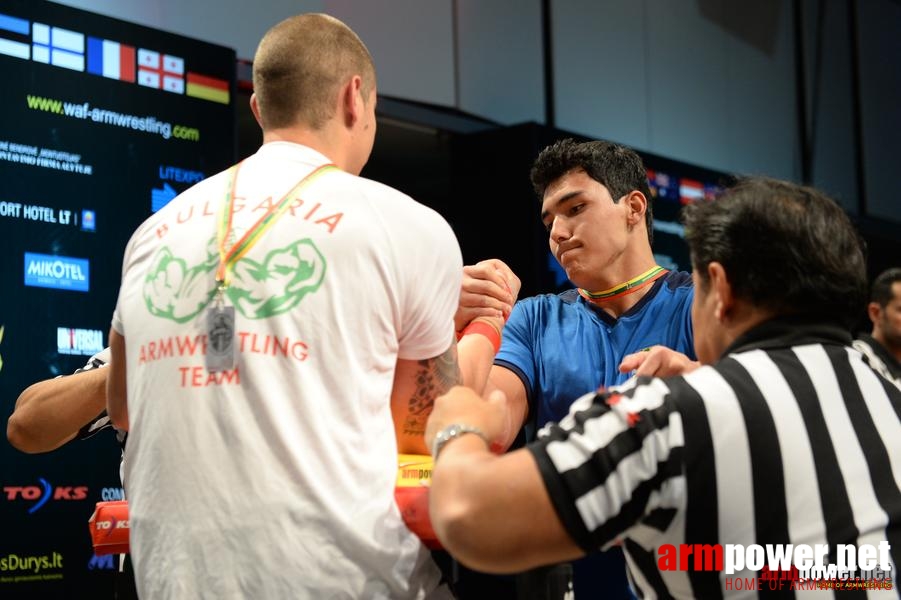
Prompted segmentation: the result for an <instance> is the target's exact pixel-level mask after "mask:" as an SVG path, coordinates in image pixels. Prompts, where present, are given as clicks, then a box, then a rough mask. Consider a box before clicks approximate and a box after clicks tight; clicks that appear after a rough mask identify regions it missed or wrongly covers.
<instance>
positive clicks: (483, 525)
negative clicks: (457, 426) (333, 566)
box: [426, 387, 583, 573]
mask: <svg viewBox="0 0 901 600" xmlns="http://www.w3.org/2000/svg"><path fill="white" fill-rule="evenodd" d="M504 402H505V399H504V398H503V395H502V394H499V393H495V394H492V396H491V400H489V401H486V400H483V399H482V398H481V397H480V396H478V395H477V394H475V392H473V391H472V390H471V389H468V388H465V387H455V388H454V389H453V390H451V392H450V393H448V394H447V395H444V396H442V397H440V398H438V400H437V401H436V403H435V410H434V412H433V413H432V415H431V417H430V418H429V423H428V429H427V433H426V438H427V439H428V440H433V439H434V437H435V434H437V432H438V431H440V430H441V429H443V428H444V427H446V426H447V425H450V424H453V423H465V424H468V425H472V426H475V427H478V428H479V429H481V430H482V431H484V432H485V433H486V434H487V435H488V436H489V439H492V440H493V439H496V438H497V436H498V435H500V434H501V433H502V431H503V428H504V425H503V422H504V419H505V414H504V413H505V412H506V408H505V407H504ZM429 514H430V516H431V521H432V525H433V527H434V528H435V532H436V533H437V534H438V538H439V539H440V540H441V542H442V544H443V545H444V548H445V549H447V550H448V551H449V552H450V553H451V554H452V555H453V556H454V557H455V558H456V559H457V560H459V561H460V562H461V563H463V564H465V565H467V566H469V567H470V568H473V569H477V570H480V571H485V572H492V573H513V572H517V571H522V570H525V569H528V568H531V567H534V566H538V565H542V564H551V563H556V562H561V561H567V560H572V559H575V558H578V557H580V556H582V555H583V552H582V550H581V549H580V548H579V547H578V546H577V545H576V543H575V542H574V541H573V540H572V538H571V537H570V536H569V534H568V533H567V532H566V530H565V529H564V528H563V525H562V523H561V522H560V519H559V517H558V516H557V513H556V511H555V510H554V507H553V505H552V504H551V500H550V497H549V496H548V493H547V490H546V488H545V486H544V483H543V481H542V479H541V476H540V474H539V471H538V465H537V464H536V462H535V460H534V458H533V457H532V455H531V454H530V453H529V452H528V451H527V450H516V451H514V452H510V453H508V454H504V455H502V456H495V455H493V454H491V453H490V451H489V449H488V446H487V445H486V444H485V442H484V441H483V440H482V439H481V438H480V437H479V436H476V435H463V436H461V437H459V438H457V439H455V440H453V441H451V442H449V443H448V444H447V445H446V446H444V448H443V449H442V451H441V454H440V456H439V457H438V458H437V459H436V461H435V465H434V468H433V471H432V485H431V489H430V491H429Z"/></svg>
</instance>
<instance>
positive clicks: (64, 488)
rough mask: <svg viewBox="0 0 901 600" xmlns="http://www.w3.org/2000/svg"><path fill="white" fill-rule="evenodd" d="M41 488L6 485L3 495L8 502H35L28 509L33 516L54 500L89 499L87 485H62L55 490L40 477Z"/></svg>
mask: <svg viewBox="0 0 901 600" xmlns="http://www.w3.org/2000/svg"><path fill="white" fill-rule="evenodd" d="M38 481H39V482H40V483H41V485H40V487H38V486H36V485H5V486H3V493H4V494H6V499H7V500H8V501H15V500H27V501H31V500H34V501H35V502H34V504H32V505H31V508H29V509H28V514H33V513H34V512H35V511H37V510H39V509H40V508H41V507H42V506H44V505H45V504H47V502H48V501H50V500H51V499H52V500H84V499H86V498H87V497H88V486H86V485H78V486H71V485H60V486H56V487H55V488H54V487H53V486H51V485H50V483H49V482H48V481H47V480H46V479H44V478H43V477H39V478H38Z"/></svg>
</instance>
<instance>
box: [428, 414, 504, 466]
mask: <svg viewBox="0 0 901 600" xmlns="http://www.w3.org/2000/svg"><path fill="white" fill-rule="evenodd" d="M467 433H474V434H476V435H477V436H479V437H480V438H482V440H483V441H484V442H485V444H486V445H490V442H489V441H488V436H487V435H485V432H484V431H482V430H481V429H479V428H478V427H473V426H472V425H466V424H465V423H452V424H451V425H448V426H447V427H445V428H444V429H442V430H441V431H439V432H438V433H436V434H435V441H434V442H432V460H438V453H440V452H441V449H442V448H444V445H445V444H447V443H448V442H449V441H451V440H454V439H457V438H458V437H460V436H461V435H465V434H467Z"/></svg>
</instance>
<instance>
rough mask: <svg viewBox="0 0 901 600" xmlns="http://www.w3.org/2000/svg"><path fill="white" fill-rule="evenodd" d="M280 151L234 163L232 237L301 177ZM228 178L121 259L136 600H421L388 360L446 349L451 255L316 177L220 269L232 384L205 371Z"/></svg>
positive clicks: (425, 577) (362, 187)
mask: <svg viewBox="0 0 901 600" xmlns="http://www.w3.org/2000/svg"><path fill="white" fill-rule="evenodd" d="M327 162H329V161H328V159H327V158H326V157H324V156H322V155H321V154H319V153H317V152H315V151H313V150H311V149H309V148H306V147H303V146H299V145H296V144H291V143H287V142H276V143H268V144H264V145H263V146H262V147H261V149H260V150H259V151H258V152H257V153H256V154H254V155H253V156H251V157H249V158H248V159H247V160H245V161H244V163H243V164H242V165H241V167H240V170H239V172H238V176H237V183H236V184H235V211H234V214H233V223H232V227H233V230H234V232H235V236H233V238H232V239H235V240H237V239H240V238H241V236H242V235H243V234H244V233H245V232H247V230H248V229H250V228H251V226H252V225H253V224H254V223H255V222H256V221H257V220H258V219H259V218H260V217H261V216H262V215H263V214H264V213H265V212H266V210H267V209H268V208H269V207H270V206H271V205H272V204H275V203H277V202H278V201H279V200H280V199H281V198H282V196H283V195H285V194H286V192H287V191H288V190H290V189H291V188H292V187H293V186H294V185H295V184H296V183H297V182H299V181H300V180H301V179H302V178H304V176H306V175H307V174H308V173H309V172H311V171H312V170H313V169H314V168H315V167H317V166H319V165H322V164H324V163H327ZM229 179H230V175H229V174H228V172H225V173H220V174H218V175H215V176H213V177H211V178H209V179H207V180H205V181H203V182H201V183H199V184H197V185H196V186H194V187H193V188H191V189H189V190H188V191H186V192H185V193H183V194H181V195H180V196H179V197H177V198H176V199H175V200H173V201H172V202H171V203H170V204H169V205H167V206H166V207H165V208H163V209H162V210H160V211H159V212H158V213H156V214H155V215H153V216H152V217H151V218H149V219H148V220H147V221H146V222H145V223H144V224H142V225H141V227H140V228H139V229H138V230H137V231H136V232H135V234H134V235H133V236H132V239H131V240H130V241H129V243H128V246H127V248H126V252H125V259H124V264H123V270H122V287H121V289H120V292H119V300H118V303H117V306H116V311H115V314H114V317H113V327H114V328H115V330H116V331H117V332H119V333H120V334H122V335H123V336H124V337H125V341H126V357H127V358H126V366H127V373H128V412H129V423H130V431H129V437H128V445H127V448H126V460H125V465H126V467H125V488H126V492H127V494H128V497H129V504H130V516H129V520H130V523H129V525H130V527H131V536H132V537H131V548H132V558H133V559H134V563H135V572H136V578H137V580H138V591H139V593H140V595H141V597H142V598H217V599H221V598H266V599H270V598H305V597H310V598H431V597H439V596H441V595H442V594H444V593H445V592H446V587H444V586H442V587H440V588H439V579H440V573H439V571H438V569H437V567H436V566H435V564H434V563H433V561H432V560H431V556H430V554H429V552H428V550H427V549H426V548H425V547H424V546H423V545H422V543H421V542H420V540H419V539H418V538H417V537H416V536H415V535H414V534H413V533H411V532H410V531H409V530H408V529H407V528H406V526H405V525H404V523H403V521H402V519H401V515H400V512H399V510H398V508H397V506H396V504H395V500H394V484H395V476H396V469H397V446H396V441H395V434H394V426H393V421H392V416H391V410H390V401H389V400H390V393H391V389H392V385H393V377H394V368H395V364H396V361H397V359H398V358H403V359H410V360H415V359H426V358H431V357H434V356H437V355H439V354H441V353H442V352H444V351H445V350H447V348H448V347H449V346H450V344H451V342H452V340H453V336H454V326H453V314H454V311H455V309H456V305H457V301H458V297H459V289H460V283H461V278H462V257H461V253H460V248H459V245H458V243H457V240H456V238H455V236H454V234H453V231H452V230H451V228H450V226H449V225H448V224H447V222H446V221H445V220H444V219H443V218H442V217H441V216H440V215H439V214H438V213H436V212H435V211H433V210H432V209H430V208H428V207H426V206H424V205H422V204H418V203H417V202H415V201H414V200H412V199H411V198H409V197H408V196H406V195H404V194H402V193H400V192H398V191H396V190H393V189H391V188H389V187H387V186H384V185H381V184H379V183H376V182H373V181H370V180H367V179H363V178H360V177H355V176H353V175H350V174H348V173H345V172H343V171H338V170H335V171H331V172H328V173H325V174H323V175H322V176H321V177H319V178H317V179H315V180H314V181H313V182H312V183H310V184H309V186H308V187H305V188H303V189H301V190H300V191H299V193H295V194H293V197H294V198H295V199H294V200H293V201H292V204H291V209H290V210H289V211H287V212H286V213H284V214H283V215H282V216H281V217H280V218H279V219H278V221H277V222H276V223H275V224H274V225H273V226H272V227H271V228H270V229H269V230H268V231H267V232H266V233H265V234H264V235H263V236H262V237H261V238H260V239H259V241H258V242H256V244H255V245H253V246H252V247H251V248H250V250H249V251H248V253H247V254H246V255H245V256H244V257H243V258H241V259H240V261H239V262H238V263H237V265H236V268H235V271H234V276H233V280H232V282H231V284H230V286H229V287H228V289H227V290H226V293H225V302H224V303H225V305H228V306H233V307H235V315H236V321H235V330H236V333H235V344H236V347H237V352H236V362H235V367H236V368H235V369H234V370H229V371H225V372H222V373H215V374H211V373H209V372H208V371H207V370H206V368H205V366H204V365H205V362H204V348H205V345H206V344H207V343H208V339H207V311H208V309H209V306H210V301H211V300H210V299H211V298H212V297H213V295H214V291H215V271H216V267H217V266H218V264H219V256H218V251H217V246H216V231H217V223H218V221H219V210H220V208H221V206H222V205H223V203H224V199H225V197H226V188H227V185H228V181H229Z"/></svg>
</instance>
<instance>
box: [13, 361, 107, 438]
mask: <svg viewBox="0 0 901 600" xmlns="http://www.w3.org/2000/svg"><path fill="white" fill-rule="evenodd" d="M108 370H109V367H104V368H97V369H91V370H89V371H84V372H82V373H76V374H74V375H67V376H65V377H56V378H54V379H45V380H43V381H39V382H37V383H35V384H32V385H30V386H29V387H27V388H26V389H25V390H24V391H23V392H22V393H21V394H20V395H19V398H18V399H17V400H16V407H15V409H14V410H13V414H12V415H10V417H9V420H8V421H7V423H6V437H7V439H8V440H9V443H10V444H12V446H13V447H15V448H17V449H19V450H21V451H22V452H28V453H29V454H32V453H39V452H49V451H51V450H55V449H57V448H59V447H60V446H62V445H63V444H65V443H66V442H68V441H70V440H72V439H73V438H74V437H75V436H76V434H78V431H79V429H81V428H82V427H84V426H85V425H86V424H87V423H89V422H90V421H91V419H94V418H96V417H97V415H99V414H100V413H102V412H103V410H104V409H105V408H106V376H107V371H108Z"/></svg>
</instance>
